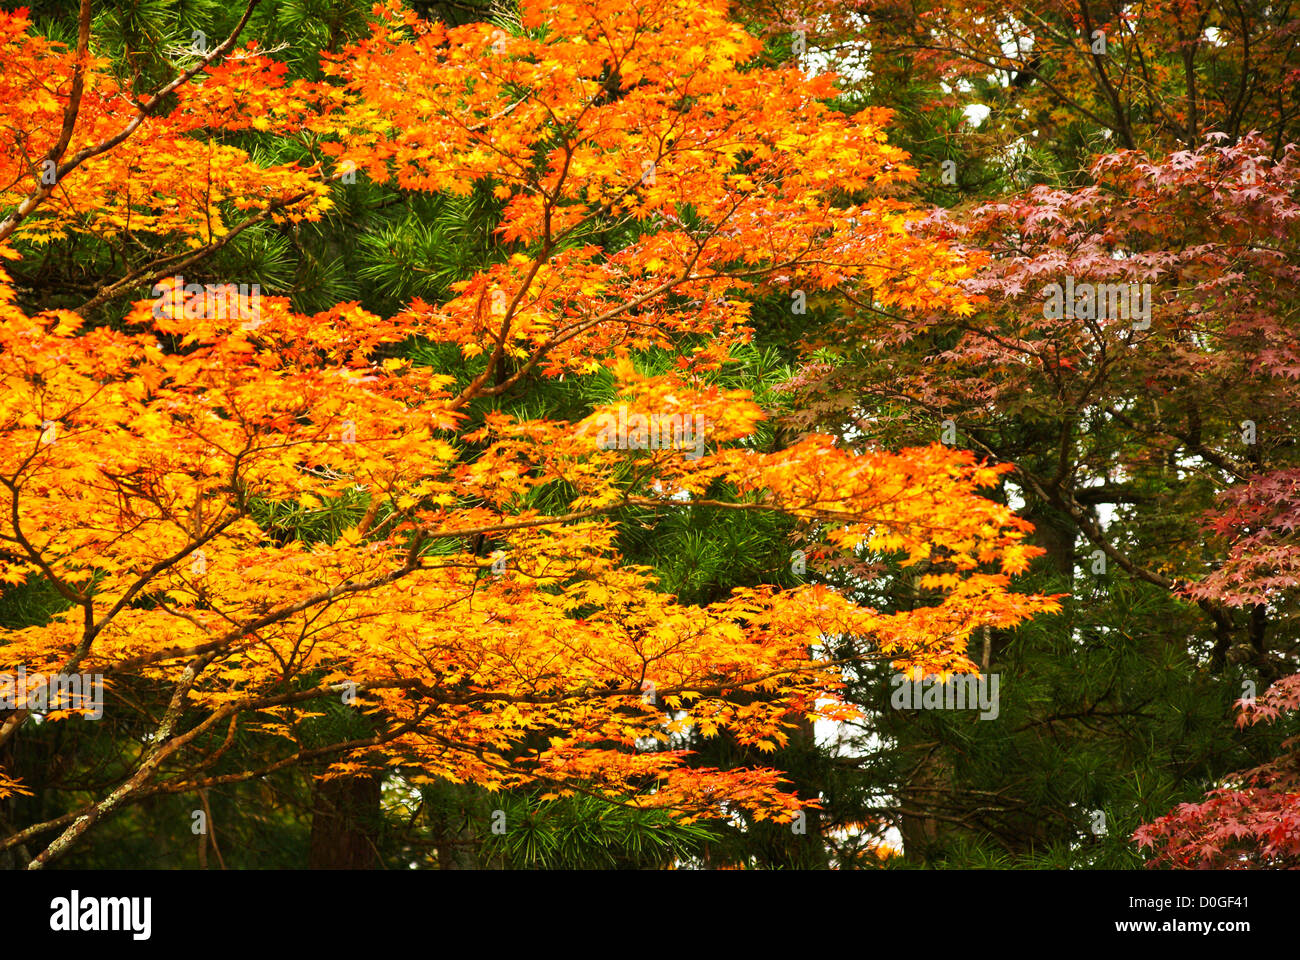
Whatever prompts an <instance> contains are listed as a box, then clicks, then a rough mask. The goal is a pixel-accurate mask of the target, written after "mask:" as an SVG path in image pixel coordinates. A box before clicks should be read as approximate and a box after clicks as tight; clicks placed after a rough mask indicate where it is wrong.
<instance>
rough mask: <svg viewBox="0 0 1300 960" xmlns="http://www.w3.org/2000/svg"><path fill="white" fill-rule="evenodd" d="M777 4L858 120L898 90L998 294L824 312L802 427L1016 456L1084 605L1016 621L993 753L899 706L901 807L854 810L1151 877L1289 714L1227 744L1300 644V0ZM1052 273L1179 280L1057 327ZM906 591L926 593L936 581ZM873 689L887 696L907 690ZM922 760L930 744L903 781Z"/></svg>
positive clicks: (753, 9)
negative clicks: (1193, 813) (1199, 806)
mask: <svg viewBox="0 0 1300 960" xmlns="http://www.w3.org/2000/svg"><path fill="white" fill-rule="evenodd" d="M745 9H746V10H747V11H748V12H749V13H750V15H751V16H752V18H753V19H754V20H755V22H756V23H757V24H758V25H759V27H760V28H761V29H762V30H763V31H764V35H765V36H767V37H768V38H769V39H770V41H771V43H772V44H773V45H775V46H776V47H778V48H779V49H780V50H783V51H784V50H789V51H790V55H791V56H792V57H794V58H797V59H798V60H799V61H800V62H802V63H804V64H807V65H810V66H812V67H814V68H819V67H826V66H829V68H830V69H836V70H841V71H842V73H843V74H844V77H843V78H842V84H843V85H845V86H847V88H848V89H849V90H851V91H852V93H853V96H852V97H851V98H849V99H846V105H847V108H848V109H852V105H853V104H856V103H862V102H866V103H880V102H887V103H889V104H890V105H891V106H894V107H896V108H897V110H898V113H897V120H898V122H896V123H895V125H894V127H893V129H892V131H891V138H892V139H893V141H894V142H895V143H898V144H899V145H901V146H904V147H906V148H907V149H908V150H909V151H910V152H911V154H912V160H911V162H912V163H913V164H914V165H916V166H917V167H918V168H920V170H921V171H922V175H921V177H920V178H919V179H918V180H916V181H912V182H910V183H909V184H906V185H904V186H905V188H906V189H907V190H908V192H909V193H910V194H911V195H912V196H913V197H919V198H921V199H923V200H924V201H928V202H930V203H940V204H943V205H945V206H949V207H951V208H952V209H950V210H949V211H946V212H944V211H939V212H936V214H935V216H934V217H933V219H932V227H933V229H934V231H935V233H934V235H935V236H940V237H946V238H950V239H954V240H956V241H958V242H961V243H963V244H964V245H966V246H967V247H968V248H969V249H970V250H971V251H972V254H973V257H972V262H978V254H979V253H983V254H985V255H986V257H987V259H986V260H985V262H984V263H983V264H980V265H979V266H978V274H977V275H976V276H975V277H973V278H971V279H970V280H968V281H963V282H964V283H965V284H966V289H968V290H969V291H970V292H972V294H974V295H976V296H983V297H986V298H987V301H986V302H985V303H982V304H979V305H978V306H977V311H976V312H975V313H974V314H972V315H970V316H967V317H962V318H955V317H953V316H951V315H944V314H943V313H942V312H941V313H936V314H931V315H928V316H927V315H920V314H917V313H913V312H909V311H905V310H888V309H883V308H882V305H880V304H878V303H875V302H873V301H871V300H870V299H867V298H859V299H858V302H856V303H854V304H853V305H852V306H851V307H850V310H849V312H850V314H852V320H851V321H850V322H849V323H848V324H847V325H846V323H845V320H844V318H843V315H842V313H841V310H840V306H839V304H838V303H837V302H836V301H834V300H832V299H831V298H829V297H826V298H822V299H820V300H819V301H818V302H817V304H816V306H815V307H814V308H810V313H811V314H812V317H811V318H810V322H809V323H808V324H805V325H804V327H803V328H802V329H800V330H798V331H796V335H799V336H803V337H805V338H806V341H807V342H808V343H810V344H811V345H812V346H814V347H815V348H816V349H817V350H818V353H817V354H816V358H815V362H813V363H806V364H805V365H804V367H803V369H802V371H801V372H800V374H799V376H798V377H796V378H795V380H794V381H793V383H792V386H793V387H794V388H795V390H796V391H797V392H798V393H799V395H800V398H801V407H802V410H801V411H800V412H798V413H796V414H795V415H794V416H793V417H792V418H791V423H792V429H796V430H797V429H809V428H814V427H815V428H816V429H820V430H827V431H829V432H831V433H835V434H838V435H842V436H857V435H860V434H862V433H864V432H869V433H870V434H871V435H872V436H874V437H877V438H878V439H879V440H880V441H881V442H883V443H886V444H890V445H897V444H910V443H915V442H923V441H925V440H930V439H933V438H935V437H937V436H940V435H945V436H946V437H947V438H948V439H949V442H953V443H955V444H956V445H958V446H964V447H969V448H970V449H973V450H975V451H977V452H979V453H981V454H983V455H992V456H994V457H995V458H996V459H998V460H999V461H1002V462H1012V463H1015V464H1016V469H1015V471H1014V472H1013V473H1011V474H1008V475H1007V477H1006V481H1007V482H1006V484H1005V486H1004V488H1003V490H1002V491H1001V495H1002V496H1005V497H1006V498H1008V500H1009V501H1010V502H1014V503H1016V504H1017V505H1018V506H1019V505H1020V504H1021V503H1023V507H1021V512H1022V514H1023V515H1024V516H1026V517H1027V518H1029V519H1031V520H1032V521H1033V522H1034V524H1035V526H1036V534H1035V542H1037V543H1038V544H1040V545H1041V546H1043V547H1044V548H1045V549H1046V551H1047V553H1046V554H1045V555H1044V557H1043V558H1042V560H1041V561H1040V562H1039V563H1038V564H1037V565H1036V567H1035V570H1034V574H1033V577H1032V578H1031V581H1030V582H1032V584H1033V586H1034V588H1036V589H1040V590H1044V591H1047V592H1051V591H1056V590H1060V591H1069V592H1070V593H1071V595H1072V600H1071V601H1070V602H1068V603H1067V604H1066V608H1065V615H1064V616H1063V617H1062V618H1049V619H1048V620H1047V621H1046V622H1034V623H1030V624H1028V625H1027V626H1025V627H1023V628H1020V629H1017V630H1015V631H1008V632H1006V633H999V632H997V631H994V632H993V633H992V634H991V635H990V636H987V637H986V638H985V650H986V651H987V653H986V655H987V656H990V657H991V662H992V663H993V665H994V666H993V669H995V670H999V669H1000V670H1002V671H1004V676H1005V675H1006V673H1008V672H1009V673H1010V675H1011V677H1012V678H1013V679H1014V683H1012V684H1008V686H1007V691H1008V696H1007V698H1004V711H1008V710H1009V711H1012V713H1010V714H1007V716H1008V722H1009V723H1010V724H1012V726H1013V729H1012V731H1011V732H1010V733H1009V734H1006V733H1004V734H1003V735H1001V736H998V735H994V734H992V733H990V734H989V736H988V737H986V738H984V740H983V741H982V742H980V743H979V745H978V747H975V746H973V744H972V740H971V737H972V733H971V731H970V729H969V728H967V727H963V726H961V725H960V724H949V725H947V726H944V725H943V724H942V723H940V722H938V721H937V720H936V721H935V722H925V721H922V719H921V718H917V719H916V720H915V721H914V720H912V719H911V718H905V717H897V716H891V714H890V712H889V711H884V712H883V713H881V714H880V715H878V716H876V717H874V718H873V723H872V725H871V726H870V728H869V734H870V737H869V738H864V739H862V740H859V741H858V742H857V745H856V748H855V749H856V750H857V751H859V753H860V754H861V759H860V760H859V759H855V760H854V761H853V763H854V765H855V767H856V768H857V769H856V770H855V773H854V776H856V777H858V779H857V780H852V781H848V782H845V783H843V784H841V785H840V786H839V792H840V795H841V796H842V797H845V798H852V797H853V796H854V793H853V792H852V789H851V788H850V785H849V784H850V783H852V784H854V785H856V787H857V789H858V790H861V789H862V786H861V784H862V783H863V782H865V783H870V784H871V785H872V786H874V787H876V788H877V789H879V790H881V791H882V792H884V794H885V795H886V796H887V797H889V799H888V800H886V801H884V802H883V804H882V803H877V804H875V807H874V809H872V808H871V807H870V806H868V807H867V808H865V809H864V808H862V807H859V806H855V803H854V801H852V800H851V799H849V800H846V801H845V802H842V804H841V806H842V809H841V810H839V811H837V812H835V813H834V814H833V817H834V818H837V821H845V820H853V819H856V818H861V817H862V816H864V815H866V814H876V815H879V816H881V817H883V818H884V822H886V823H892V824H894V825H895V826H899V827H900V828H901V829H902V831H903V836H904V845H905V848H907V849H908V850H909V851H915V852H916V854H917V855H918V856H919V857H921V858H927V857H928V856H929V853H930V850H931V845H932V842H933V841H935V840H936V836H937V835H942V836H943V837H945V838H946V840H947V841H949V842H950V843H951V845H952V846H950V847H949V848H948V849H947V850H946V851H940V850H939V849H938V847H933V849H934V851H935V853H934V855H935V857H936V858H948V859H947V861H946V862H949V863H962V864H972V863H975V864H980V865H994V864H1001V865H1006V864H1007V863H1010V862H1015V863H1025V864H1028V863H1033V864H1034V865H1038V866H1041V865H1043V864H1044V863H1047V864H1050V865H1066V864H1068V865H1070V866H1078V865H1080V863H1084V864H1091V865H1094V866H1095V865H1098V864H1099V863H1105V864H1109V865H1114V866H1130V865H1137V864H1138V863H1140V854H1136V855H1135V851H1134V849H1133V844H1132V843H1131V842H1129V835H1130V833H1131V830H1132V828H1133V827H1134V826H1136V825H1137V824H1138V823H1141V822H1142V820H1144V819H1151V818H1152V817H1154V816H1156V815H1158V814H1159V813H1161V812H1162V811H1164V810H1167V809H1168V808H1169V807H1170V806H1171V805H1172V804H1174V803H1176V802H1177V801H1179V800H1185V799H1187V798H1188V796H1189V794H1191V795H1195V794H1198V793H1200V792H1201V791H1202V790H1203V789H1204V788H1205V786H1204V785H1208V786H1216V785H1220V784H1223V783H1225V782H1229V781H1233V777H1232V776H1231V775H1229V773H1228V772H1229V771H1233V770H1239V769H1241V768H1242V767H1245V766H1251V765H1254V764H1257V763H1258V762H1259V759H1260V757H1261V756H1267V755H1269V751H1272V752H1274V753H1275V752H1276V749H1277V748H1276V740H1277V739H1279V736H1277V735H1274V734H1270V733H1269V732H1268V731H1267V730H1265V727H1267V725H1247V726H1245V727H1240V728H1239V730H1240V732H1239V733H1238V734H1236V735H1233V736H1225V735H1224V733H1223V717H1222V715H1221V713H1220V710H1224V711H1226V710H1227V707H1228V704H1229V703H1230V702H1231V701H1232V700H1234V699H1236V698H1237V697H1239V696H1240V695H1241V691H1242V689H1243V686H1244V685H1248V683H1250V684H1253V683H1258V684H1259V685H1260V686H1261V687H1263V686H1267V685H1268V684H1269V683H1270V682H1272V681H1274V680H1277V679H1278V678H1280V677H1284V676H1285V675H1287V674H1289V673H1291V672H1293V671H1294V670H1295V669H1296V665H1297V664H1296V658H1295V646H1294V623H1295V613H1296V608H1295V599H1296V597H1295V590H1294V588H1295V580H1294V576H1293V569H1294V568H1293V558H1292V557H1291V546H1290V540H1291V538H1292V531H1291V526H1290V519H1289V517H1290V515H1291V513H1292V512H1293V511H1292V505H1291V501H1292V500H1293V499H1294V498H1293V490H1294V482H1293V480H1294V459H1293V458H1294V450H1293V447H1294V437H1293V429H1292V427H1291V424H1293V423H1294V419H1295V410H1294V401H1293V398H1292V393H1293V387H1294V375H1295V374H1294V370H1295V366H1294V361H1293V359H1292V356H1293V350H1292V346H1291V342H1292V341H1293V340H1294V334H1293V330H1294V316H1295V312H1294V311H1295V300H1294V289H1295V288H1294V273H1293V271H1292V269H1291V267H1290V262H1291V261H1292V260H1294V237H1295V235H1294V218H1295V206H1294V204H1295V169H1294V147H1291V146H1288V144H1289V143H1291V142H1292V141H1294V140H1295V124H1294V112H1293V111H1292V110H1291V109H1290V106H1289V103H1288V102H1286V100H1285V97H1282V96H1280V95H1279V93H1280V91H1282V90H1285V89H1286V88H1287V87H1288V85H1289V84H1290V83H1292V81H1293V79H1294V72H1295V69H1296V63H1295V46H1294V43H1292V42H1291V40H1290V38H1291V37H1292V36H1293V35H1294V31H1295V28H1296V25H1295V22H1294V15H1293V12H1292V11H1289V10H1287V9H1285V8H1276V7H1268V8H1266V9H1265V8H1260V7H1256V6H1253V5H1250V4H1244V5H1240V6H1237V7H1234V8H1222V7H1219V6H1216V5H1211V4H1198V3H1189V4H1141V5H1137V6H1131V7H1125V8H1124V9H1123V10H1122V11H1121V10H1120V9H1119V8H1115V7H1106V6H1098V5H1095V4H1077V5H1073V6H1071V5H1068V4H1066V5H1062V4H1017V5H1012V6H1010V7H1008V6H1006V5H1001V6H999V7H996V8H994V7H990V6H988V5H970V4H956V5H954V4H946V3H932V4H910V5H907V4H905V5H899V4H895V3H873V2H863V3H848V4H823V3H817V2H812V3H801V2H797V0H796V2H793V3H785V2H777V3H768V2H762V0H758V2H754V3H751V4H746V5H745ZM1089 23H1090V24H1091V29H1094V30H1102V31H1104V33H1105V43H1104V47H1103V49H1102V50H1092V49H1090V43H1089V31H1088V30H1087V29H1085V27H1087V26H1088V24H1089ZM1113 94H1117V95H1116V96H1113ZM1252 131H1254V132H1252ZM1134 147H1136V148H1140V151H1141V152H1139V151H1138V150H1134V149H1124V148H1134ZM1054 282H1055V283H1058V284H1062V285H1064V284H1066V283H1067V282H1069V283H1071V284H1076V283H1077V284H1078V285H1079V286H1080V288H1083V287H1086V286H1088V285H1097V286H1099V288H1100V289H1102V290H1103V291H1104V290H1105V289H1106V286H1107V285H1118V286H1119V288H1120V289H1121V290H1127V289H1128V288H1129V284H1138V285H1139V286H1140V285H1141V284H1143V283H1149V284H1150V285H1151V292H1152V296H1153V298H1154V299H1153V301H1152V311H1151V314H1150V321H1151V322H1150V323H1149V324H1143V323H1140V322H1139V323H1138V324H1137V326H1138V328H1139V329H1134V328H1133V324H1132V323H1131V322H1130V321H1129V320H1128V319H1127V318H1119V317H1116V318H1113V319H1108V318H1106V317H1105V316H1102V317H1100V318H1098V317H1097V315H1096V314H1093V316H1091V317H1089V316H1086V315H1084V314H1083V313H1080V315H1079V316H1078V317H1077V318H1076V317H1061V316H1059V315H1058V316H1057V317H1056V318H1055V319H1052V318H1050V317H1048V316H1046V315H1045V314H1044V306H1045V300H1046V295H1045V292H1044V291H1045V289H1046V288H1047V286H1048V285H1049V284H1051V283H1054ZM850 294H851V292H850ZM1117 299H1119V300H1121V301H1122V299H1123V298H1122V297H1119V298H1117ZM1103 300H1104V297H1103ZM1121 319H1123V321H1124V322H1120V320H1121ZM1135 319H1136V315H1135ZM846 326H847V329H846ZM837 582H839V581H837ZM850 587H851V584H850ZM891 602H893V603H895V604H901V605H906V603H908V602H909V591H908V590H907V589H906V588H905V585H903V584H901V583H900V584H899V585H898V586H897V587H896V588H895V589H894V591H893V599H892V601H891ZM1060 657H1068V658H1071V659H1072V660H1074V661H1075V662H1073V663H1071V664H1070V665H1069V666H1068V667H1063V666H1062V665H1061V664H1060V662H1059V658H1060ZM847 695H848V696H849V698H850V699H851V700H853V701H854V702H857V703H860V704H864V705H870V704H874V703H876V702H878V701H879V699H880V696H881V693H880V683H879V677H878V676H873V675H872V674H871V673H870V671H866V672H863V673H862V674H861V675H860V676H858V677H857V678H855V679H854V680H852V681H851V682H850V689H849V693H848V694H847ZM927 720H928V718H927ZM977 726H978V725H977ZM882 737H888V738H891V739H889V747H888V750H882V749H881V748H880V747H878V746H875V745H874V744H875V743H877V742H878V741H879V739H880V738H882ZM936 740H940V741H942V742H944V743H945V744H946V746H945V747H944V748H943V750H942V751H941V752H939V753H937V754H936V752H935V750H934V747H933V744H934V742H935V741H936ZM1166 745H1168V746H1166ZM1284 749H1285V748H1284ZM909 753H912V754H913V755H914V756H915V757H917V758H920V757H925V758H926V760H927V762H926V763H923V764H922V763H919V762H917V763H913V764H909V763H907V762H902V763H900V764H899V765H897V766H896V767H894V768H890V769H888V770H885V771H883V772H882V765H888V764H889V763H890V759H889V758H890V756H892V755H895V754H897V755H900V756H906V755H907V754H909ZM1286 756H1288V754H1285V753H1284V754H1283V756H1282V758H1280V759H1279V760H1278V763H1279V764H1283V765H1284V764H1285V762H1286V759H1285V758H1286ZM1243 758H1245V759H1246V762H1243ZM841 762H842V763H847V762H848V761H841ZM1009 764H1014V765H1015V768H1016V770H1015V772H1014V773H1012V772H1010V769H1009ZM828 769H833V768H828ZM1225 778H1226V780H1225ZM1238 799H1241V798H1238ZM991 805H995V806H996V808H997V809H998V811H1000V812H997V813H989V812H988V811H989V810H990V806H991ZM1088 810H1092V811H1094V812H1096V813H1100V812H1102V811H1104V812H1105V815H1106V817H1107V818H1109V820H1110V830H1109V834H1106V833H1101V834H1098V833H1097V832H1096V831H1095V830H1091V831H1090V829H1089V826H1088V823H1087V818H1086V817H1084V816H1082V815H1081V811H1088ZM1030 811H1032V812H1030ZM1117 821H1118V823H1119V829H1116V822H1117ZM1107 837H1109V839H1108V838H1107ZM958 848H960V849H958ZM1098 858H1101V859H1098ZM931 862H935V861H931ZM938 862H944V861H943V860H939V861H938ZM1257 862H1261V863H1262V862H1267V858H1265V859H1263V860H1260V861H1257Z"/></svg>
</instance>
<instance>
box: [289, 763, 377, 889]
mask: <svg viewBox="0 0 1300 960" xmlns="http://www.w3.org/2000/svg"><path fill="white" fill-rule="evenodd" d="M379 790H380V781H379V777H378V776H368V777H339V778H337V779H334V780H317V781H315V783H314V785H313V787H312V817H311V850H310V853H309V854H308V858H307V866H308V867H309V868H310V869H312V870H374V869H376V868H377V867H378V866H379V865H380V864H379V854H378V847H377V844H376V843H375V839H376V834H377V832H378V826H379Z"/></svg>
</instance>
